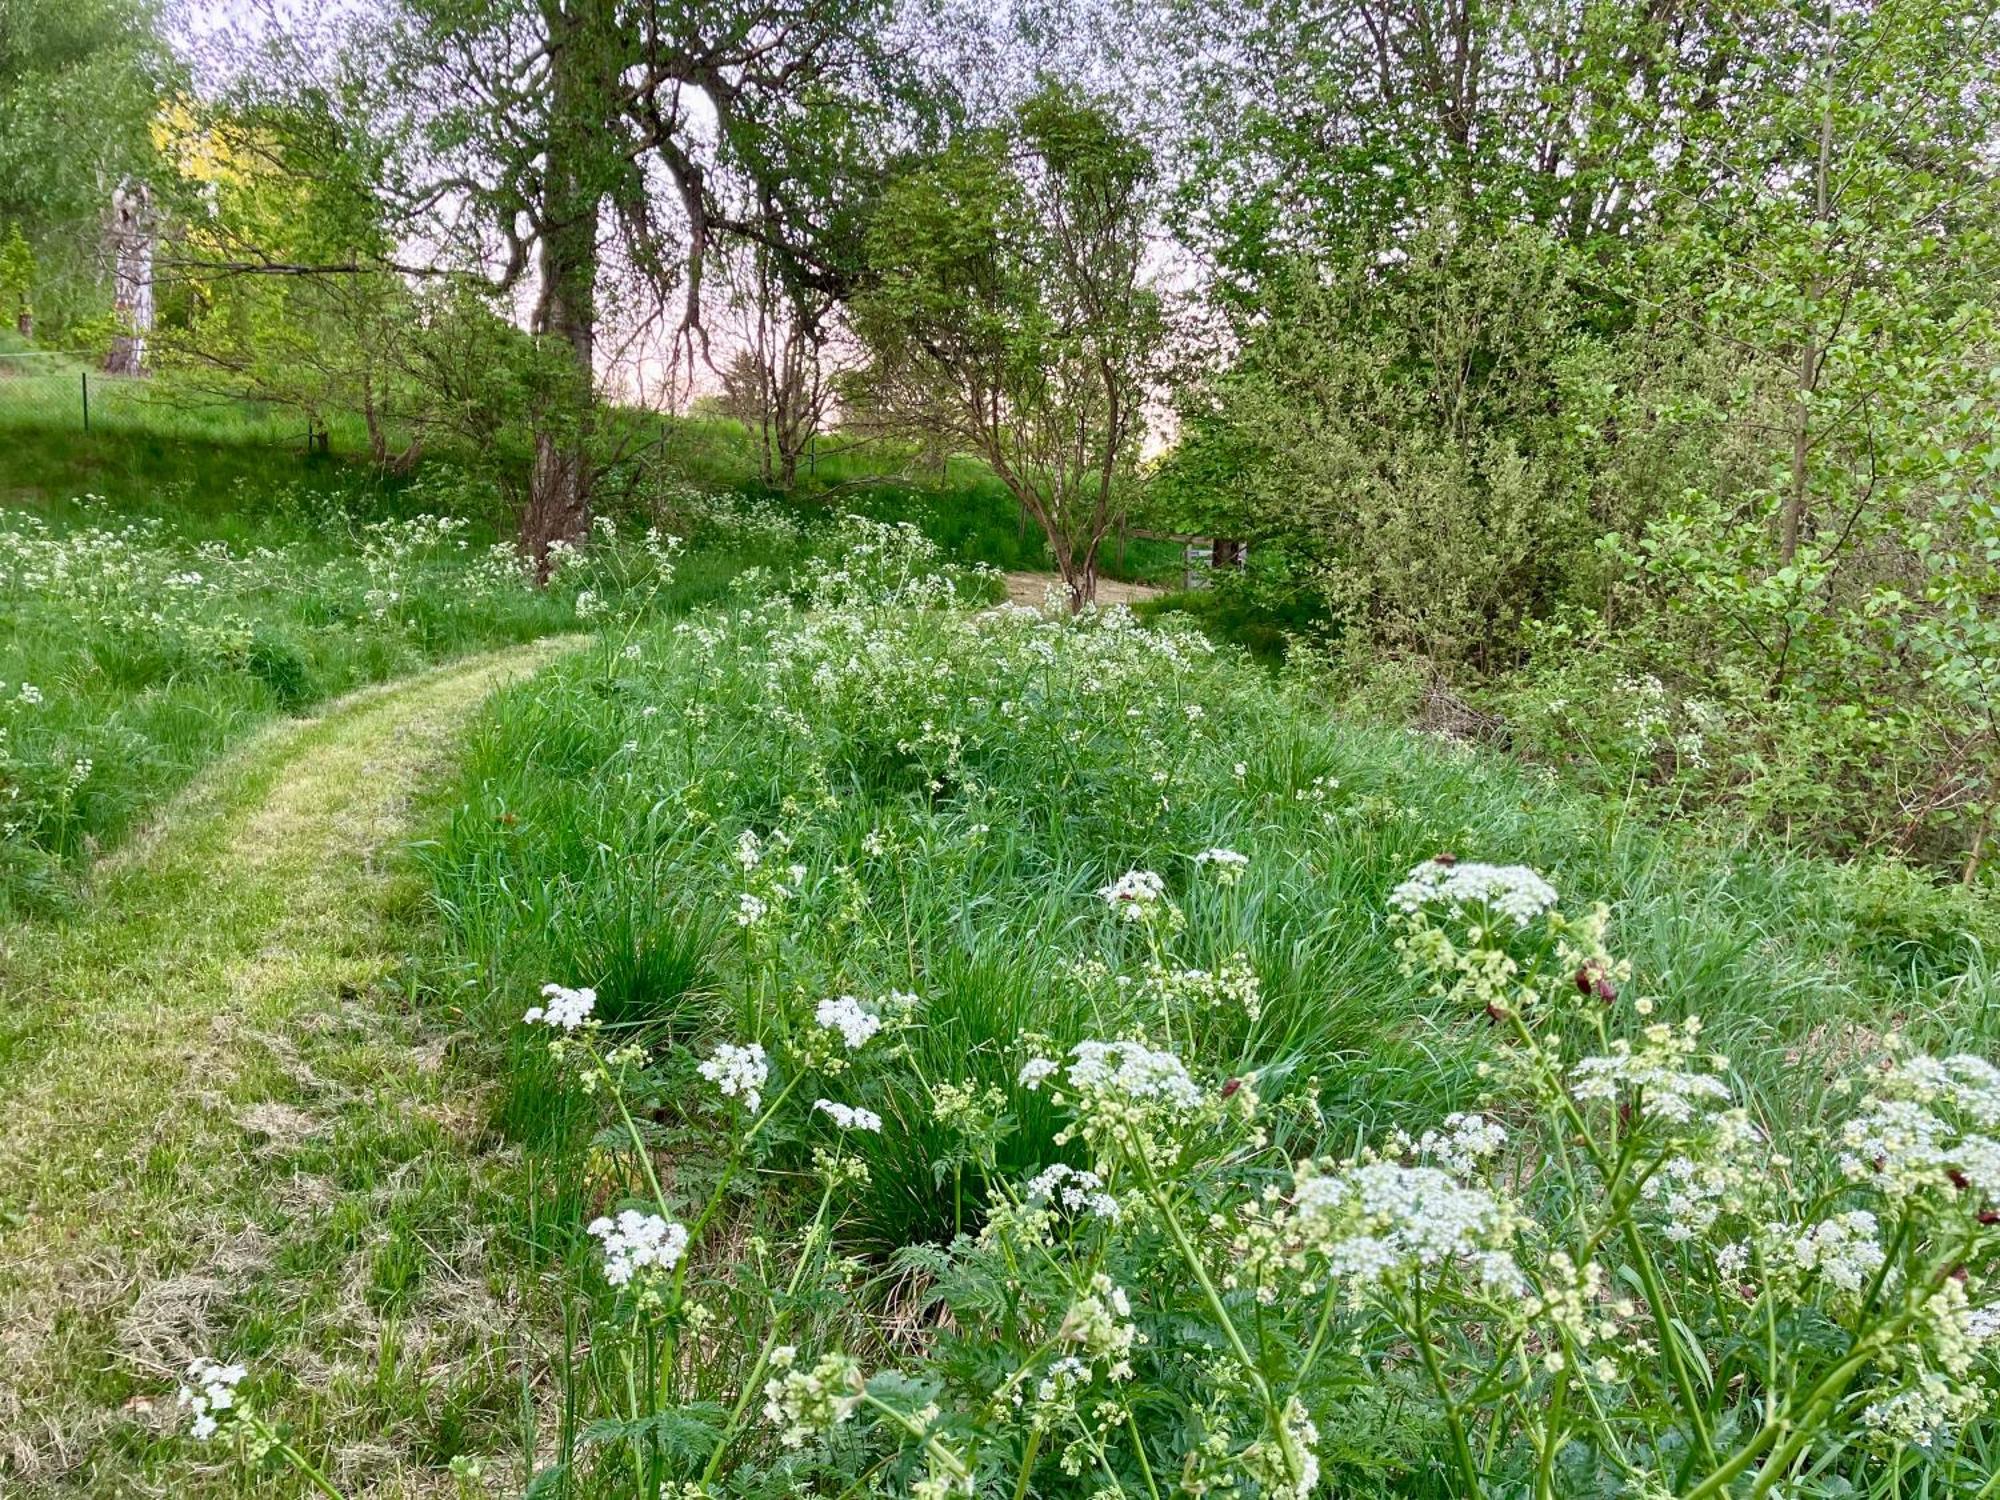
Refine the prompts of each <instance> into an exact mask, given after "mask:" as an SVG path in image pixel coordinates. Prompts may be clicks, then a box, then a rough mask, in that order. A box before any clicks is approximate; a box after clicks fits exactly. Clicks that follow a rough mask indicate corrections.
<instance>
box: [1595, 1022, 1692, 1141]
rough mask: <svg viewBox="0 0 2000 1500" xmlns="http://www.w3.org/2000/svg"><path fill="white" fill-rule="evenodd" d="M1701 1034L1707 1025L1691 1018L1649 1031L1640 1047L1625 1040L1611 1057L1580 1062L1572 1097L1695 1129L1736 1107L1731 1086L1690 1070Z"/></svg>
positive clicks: (1613, 1049) (1614, 1047)
mask: <svg viewBox="0 0 2000 1500" xmlns="http://www.w3.org/2000/svg"><path fill="white" fill-rule="evenodd" d="M1700 1031H1701V1023H1700V1022H1699V1021H1698V1020H1696V1019H1695V1018H1694V1017H1689V1018H1688V1020H1687V1021H1686V1022H1684V1023H1683V1024H1682V1025H1681V1026H1680V1027H1679V1028H1678V1029H1676V1028H1674V1027H1671V1026H1667V1025H1663V1024H1660V1023H1655V1024H1653V1025H1651V1026H1648V1027H1647V1028H1646V1029H1645V1032H1644V1033H1643V1035H1642V1040H1641V1043H1640V1045H1639V1046H1638V1047H1637V1048H1634V1047H1633V1046H1632V1044H1631V1043H1630V1042H1628V1041H1626V1040H1624V1039H1623V1038H1622V1037H1621V1038H1620V1039H1618V1040H1617V1041H1614V1042H1613V1043H1612V1044H1611V1051H1610V1052H1609V1053H1606V1054H1603V1055H1600V1056H1596V1057H1585V1058H1580V1059H1578V1060H1577V1062H1576V1063H1575V1064H1574V1065H1573V1066H1572V1067H1571V1068H1570V1093H1571V1094H1572V1095H1573V1096H1574V1097H1575V1098H1576V1099H1578V1100H1580V1101H1585V1102H1593V1101H1594V1102H1603V1103H1611V1102H1613V1101H1618V1102H1623V1103H1628V1104H1633V1105H1635V1106H1636V1107H1638V1108H1639V1110H1640V1111H1641V1112H1642V1113H1643V1114H1644V1116H1645V1118H1646V1119H1648V1120H1650V1121H1652V1122H1654V1123H1664V1124H1669V1125H1691V1124H1693V1123H1694V1121H1695V1120H1696V1118H1697V1117H1698V1116H1700V1115H1703V1114H1706V1113H1708V1112H1710V1111H1713V1110H1717V1109H1721V1108H1723V1107H1725V1106H1727V1105H1728V1104H1729V1103H1730V1093H1729V1085H1728V1084H1726V1083H1725V1082H1723V1081H1722V1080H1721V1079H1720V1078H1717V1077H1716V1076H1715V1075H1714V1074H1712V1073H1697V1072H1694V1071H1692V1070H1691V1069H1689V1068H1688V1067H1687V1063H1688V1060H1689V1059H1690V1058H1691V1057H1692V1055H1693V1053H1694V1047H1695V1039H1696V1037H1697V1036H1699V1035H1700ZM1712 1061H1720V1060H1719V1059H1712Z"/></svg>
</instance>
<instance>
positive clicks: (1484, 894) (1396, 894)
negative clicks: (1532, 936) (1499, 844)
mask: <svg viewBox="0 0 2000 1500" xmlns="http://www.w3.org/2000/svg"><path fill="white" fill-rule="evenodd" d="M1389 902H1390V904H1391V905H1392V906H1394V907H1396V908H1397V909H1398V910H1400V911H1403V912H1407V913H1410V914H1412V915H1414V914H1415V913H1416V912H1418V911H1421V910H1423V909H1424V908H1426V907H1440V908H1442V909H1443V910H1445V911H1446V912H1448V913H1449V914H1450V915H1452V916H1454V917H1456V916H1460V915H1462V914H1463V913H1464V912H1465V911H1466V910H1467V909H1468V908H1478V909H1480V910H1484V911H1489V912H1492V913H1493V914H1495V915H1496V916H1502V917H1507V918H1511V919H1512V920H1513V922H1514V923H1515V925H1516V926H1520V927H1525V926H1527V925H1528V923H1530V922H1532V921H1533V920H1534V919H1535V918H1537V917H1539V916H1541V915H1542V914H1543V913H1545V912H1547V911H1549V910H1550V909H1551V908H1552V907H1554V906H1555V904H1556V890H1555V887H1554V886H1552V885H1550V884H1549V883H1548V882H1547V881H1546V880H1544V879H1543V878H1542V877H1541V876H1540V875H1538V874H1536V873H1535V872H1534V871H1533V870H1531V869H1529V868H1528V867H1527V866H1526V865H1485V864H1479V863H1476V862H1460V861H1452V862H1449V863H1447V862H1445V861H1444V860H1441V859H1432V860H1426V861H1425V862H1424V863H1423V864H1420V865H1418V866H1417V867H1416V868H1415V869H1414V870H1412V871H1410V876H1409V879H1407V880H1405V881H1404V882H1403V883H1402V884H1401V885H1399V886H1397V887H1396V888H1395V889H1394V890H1393V891H1391V892H1390V893H1389Z"/></svg>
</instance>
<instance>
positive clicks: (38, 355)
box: [0, 350, 314, 452]
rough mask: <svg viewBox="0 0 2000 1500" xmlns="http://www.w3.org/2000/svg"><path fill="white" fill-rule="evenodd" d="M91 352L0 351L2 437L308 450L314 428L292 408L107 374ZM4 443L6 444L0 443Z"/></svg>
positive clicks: (157, 379)
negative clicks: (139, 438)
mask: <svg viewBox="0 0 2000 1500" xmlns="http://www.w3.org/2000/svg"><path fill="white" fill-rule="evenodd" d="M99 363H100V362H99V361H98V360H97V359H95V358H94V357H93V356H90V355H87V354H79V353H69V352H55V351H49V350H35V351H32V352H13V353H9V352H0V445H4V443H5V442H6V440H7V438H8V436H9V435H10V434H13V435H16V436H17V437H24V436H26V435H28V434H30V433H35V432H45V433H65V434H72V435H74V436H75V437H76V438H78V439H83V438H92V437H95V438H101V439H103V440H106V441H111V440H115V439H116V438H118V437H119V436H121V435H143V436H145V437H148V438H151V439H156V440H160V439H164V440H167V441H186V442H223V443H249V444H257V445H261V446H270V447H290V448H295V449H298V450H300V451H301V452H303V451H305V450H307V449H308V448H310V447H311V446H312V445H313V442H314V436H313V434H311V433H309V432H308V428H307V422H306V419H305V417H304V416H302V415H301V414H300V413H299V412H298V411H297V410H296V409H294V408H291V407H287V406H282V405H280V404H278V403H276V402H268V401H256V400H250V399H245V398H243V397H240V396H230V395H222V394H218V393H214V392H207V391H202V390H200V389H198V388H196V387H193V386H191V385H189V384H187V383H186V382H184V381H176V380H172V379H168V378H165V377H155V376H139V377H134V376H124V375H107V374H105V373H104V372H103V371H102V369H101V368H99ZM0 451H4V450H0Z"/></svg>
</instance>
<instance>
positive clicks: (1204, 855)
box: [1194, 849, 1250, 885]
mask: <svg viewBox="0 0 2000 1500" xmlns="http://www.w3.org/2000/svg"><path fill="white" fill-rule="evenodd" d="M1194 862H1195V863H1196V864H1197V865H1200V866H1202V867H1204V868H1205V869H1207V870H1208V871H1209V872H1210V873H1211V874H1213V875H1214V876H1215V878H1216V879H1217V880H1219V881H1221V882H1222V884H1224V885H1235V884H1236V883H1237V882H1238V881H1239V880H1241V879H1242V878H1243V872H1244V871H1245V870H1247V869H1248V868H1249V867H1250V856H1249V855H1247V854H1238V853H1237V852H1236V851H1235V850H1234V849H1204V850H1202V851H1201V853H1199V854H1197V855H1196V856H1195V857H1194Z"/></svg>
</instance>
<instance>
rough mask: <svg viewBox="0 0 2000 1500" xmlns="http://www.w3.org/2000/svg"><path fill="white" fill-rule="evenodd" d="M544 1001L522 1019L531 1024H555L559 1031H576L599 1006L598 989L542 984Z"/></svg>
mask: <svg viewBox="0 0 2000 1500" xmlns="http://www.w3.org/2000/svg"><path fill="white" fill-rule="evenodd" d="M542 1000H543V1003H542V1004H540V1005H537V1006H535V1007H534V1008H533V1009H531V1010H529V1011H528V1012H527V1014H525V1015H524V1016H522V1017H521V1019H522V1020H523V1021H525V1022H527V1023H528V1025H530V1026H536V1025H540V1026H553V1027H555V1028H556V1029H557V1030H559V1031H574V1030H576V1029H577V1027H579V1026H582V1025H583V1024H585V1023H586V1022H587V1021H589V1020H590V1013H591V1012H592V1011H593V1010H595V1009H596V1008H597V991H596V990H572V989H566V988H564V987H563V986H562V985H559V984H545V985H543V986H542Z"/></svg>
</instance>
